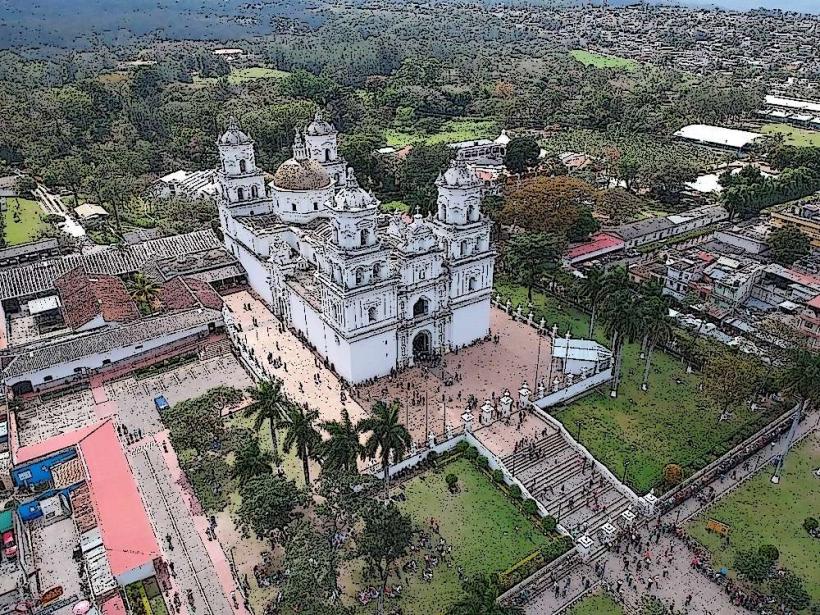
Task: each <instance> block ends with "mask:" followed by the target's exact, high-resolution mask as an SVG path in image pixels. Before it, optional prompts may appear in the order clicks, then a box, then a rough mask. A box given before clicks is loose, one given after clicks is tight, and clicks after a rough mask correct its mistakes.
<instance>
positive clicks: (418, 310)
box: [413, 297, 430, 317]
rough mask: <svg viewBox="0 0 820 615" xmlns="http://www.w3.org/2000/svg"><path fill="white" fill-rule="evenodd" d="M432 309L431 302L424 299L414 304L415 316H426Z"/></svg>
mask: <svg viewBox="0 0 820 615" xmlns="http://www.w3.org/2000/svg"><path fill="white" fill-rule="evenodd" d="M429 309H430V302H429V301H427V299H425V298H424V297H422V298H421V299H419V300H418V301H416V302H415V303H414V304H413V316H414V317H415V316H424V315H426V314H427V311H428V310H429Z"/></svg>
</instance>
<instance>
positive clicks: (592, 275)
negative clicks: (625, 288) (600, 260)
mask: <svg viewBox="0 0 820 615" xmlns="http://www.w3.org/2000/svg"><path fill="white" fill-rule="evenodd" d="M605 276H606V271H604V269H603V268H602V267H598V266H597V265H596V266H594V267H591V268H590V269H588V270H587V271H586V274H585V275H584V277H583V278H581V279H580V280H578V283H577V289H578V294H579V295H580V296H581V298H582V301H586V303H587V305H589V307H590V309H591V310H592V311H591V314H590V317H589V337H593V332H594V331H595V317H596V316H597V315H598V314H597V311H598V306H599V305H600V303H601V299H602V298H603V291H604V289H605V288H606V287H605V285H604V282H605Z"/></svg>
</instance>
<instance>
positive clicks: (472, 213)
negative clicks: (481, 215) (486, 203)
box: [467, 203, 478, 222]
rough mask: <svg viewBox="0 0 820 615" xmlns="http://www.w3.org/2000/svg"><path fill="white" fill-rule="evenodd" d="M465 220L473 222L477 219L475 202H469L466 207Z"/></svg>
mask: <svg viewBox="0 0 820 615" xmlns="http://www.w3.org/2000/svg"><path fill="white" fill-rule="evenodd" d="M467 220H469V221H470V222H475V221H476V220H478V216H477V215H476V209H475V204H473V203H470V205H469V206H468V207H467Z"/></svg>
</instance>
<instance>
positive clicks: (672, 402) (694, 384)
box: [496, 283, 772, 493]
mask: <svg viewBox="0 0 820 615" xmlns="http://www.w3.org/2000/svg"><path fill="white" fill-rule="evenodd" d="M496 290H498V291H499V292H501V294H502V296H510V297H512V304H513V306H515V305H517V304H518V303H525V304H526V290H525V289H523V288H521V287H516V286H512V285H508V284H503V283H498V284H496ZM533 299H534V301H533V305H534V309H533V313H534V314H535V318H536V320H538V319H539V318H540V317H541V316H542V315H543V316H544V317H545V319H546V321H547V323H555V322H557V323H558V329H559V332H560V333H561V334H563V333H564V332H565V331H566V329H567V326H570V327H571V331H572V335H573V337H588V331H589V318H588V317H587V316H586V314H584V313H582V312H580V311H579V310H576V309H573V308H569V307H566V306H564V305H562V304H561V303H560V302H559V301H557V300H556V299H554V298H552V297H547V296H544V295H542V294H539V293H536V294H535V295H534V297H533ZM595 338H596V339H597V340H598V341H599V342H602V343H603V344H605V345H606V346H609V342H608V341H607V339H606V335H605V334H604V332H603V330H602V329H601V328H599V327H596V331H595ZM639 352H640V347H639V344H627V346H626V348H625V351H624V359H623V372H622V373H623V378H622V381H621V388H620V393H619V395H618V397H617V398H616V399H612V398H610V397H609V395H608V392H609V391H608V388H606V387H603V388H602V389H600V390H598V391H593V392H592V393H590V394H588V395H587V396H585V397H582V398H581V399H579V400H577V401H575V402H573V403H572V404H570V405H569V406H567V407H564V408H558V409H556V410H555V411H554V415H555V417H556V418H557V419H558V420H560V421H561V422H562V423H563V424H564V426H565V427H566V428H567V429H568V430H569V431H570V432H571V433H572V434H573V435H576V434H577V432H578V427H577V421H581V423H582V425H581V438H580V440H581V443H582V444H583V445H584V446H586V447H587V448H588V449H589V450H590V451H591V452H592V454H593V455H594V456H595V457H596V458H597V459H598V460H599V461H601V462H602V463H603V464H605V465H606V466H607V467H608V468H609V469H610V470H611V471H612V472H613V473H615V474H616V475H617V476H618V477H619V478H621V477H623V475H624V460H627V459H628V460H629V461H628V468H627V481H626V482H627V483H628V484H629V485H630V486H631V487H632V488H633V489H635V490H636V491H637V492H639V493H645V492H647V491H649V490H650V489H651V488H652V487H654V486H655V485H656V484H657V483H658V482H659V481H660V479H661V476H662V472H663V467H664V466H665V465H666V464H667V463H677V464H680V465H681V466H682V467H683V468H684V472H685V473H686V474H687V475H688V474H691V473H692V472H694V471H696V470H699V469H700V468H702V467H704V466H706V465H707V464H709V463H710V462H712V461H713V460H714V459H716V458H717V457H719V456H720V455H722V454H723V453H724V452H726V451H727V450H729V449H731V448H732V447H733V446H734V445H735V444H736V443H738V442H739V441H741V440H743V439H744V438H745V437H747V436H749V435H751V434H752V433H754V432H755V431H756V430H757V429H759V428H761V427H763V425H765V424H766V423H767V422H768V420H770V419H771V418H772V417H767V416H766V415H764V414H762V413H753V412H752V411H751V410H749V409H748V408H747V407H745V406H744V407H742V408H737V409H735V411H734V418H733V419H732V420H730V421H724V422H722V423H719V422H718V413H716V412H715V411H714V410H711V409H707V408H706V404H705V402H703V401H699V400H700V397H701V394H700V393H699V392H698V385H699V381H700V375H699V374H697V373H693V374H687V373H686V368H685V366H684V365H683V364H682V363H681V362H680V360H678V359H676V358H674V357H672V356H670V355H668V354H666V353H664V352H658V351H656V352H655V353H654V354H653V358H652V368H651V371H650V375H649V391H647V392H644V391H641V390H640V385H641V379H642V376H643V361H642V360H641V359H640V357H639Z"/></svg>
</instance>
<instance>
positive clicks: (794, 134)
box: [760, 124, 820, 147]
mask: <svg viewBox="0 0 820 615" xmlns="http://www.w3.org/2000/svg"><path fill="white" fill-rule="evenodd" d="M760 132H762V133H763V134H764V135H774V134H777V133H780V134H782V135H783V136H784V137H785V139H786V144H787V145H797V146H803V147H807V146H808V147H820V132H818V131H816V130H804V129H802V128H797V127H796V126H791V125H789V124H763V126H761V128H760Z"/></svg>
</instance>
